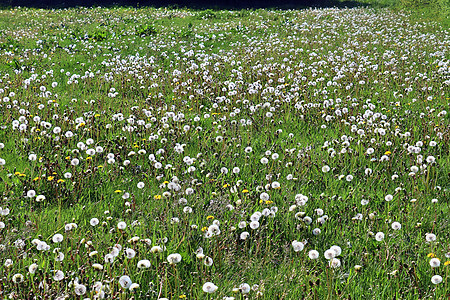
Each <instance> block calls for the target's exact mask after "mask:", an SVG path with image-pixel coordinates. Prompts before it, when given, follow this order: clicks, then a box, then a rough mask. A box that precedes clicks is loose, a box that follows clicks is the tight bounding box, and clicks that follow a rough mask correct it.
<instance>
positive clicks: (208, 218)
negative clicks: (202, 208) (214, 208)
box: [206, 216, 214, 220]
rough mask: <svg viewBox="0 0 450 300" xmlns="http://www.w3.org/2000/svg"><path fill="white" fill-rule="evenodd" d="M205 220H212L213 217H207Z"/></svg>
mask: <svg viewBox="0 0 450 300" xmlns="http://www.w3.org/2000/svg"><path fill="white" fill-rule="evenodd" d="M206 220H214V216H207V217H206Z"/></svg>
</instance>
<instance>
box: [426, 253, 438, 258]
mask: <svg viewBox="0 0 450 300" xmlns="http://www.w3.org/2000/svg"><path fill="white" fill-rule="evenodd" d="M427 257H431V258H434V257H436V254H434V253H428V255H427Z"/></svg>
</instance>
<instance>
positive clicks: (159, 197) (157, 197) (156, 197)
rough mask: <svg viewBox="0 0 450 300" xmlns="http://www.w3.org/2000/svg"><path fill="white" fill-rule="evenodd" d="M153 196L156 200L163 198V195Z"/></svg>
mask: <svg viewBox="0 0 450 300" xmlns="http://www.w3.org/2000/svg"><path fill="white" fill-rule="evenodd" d="M153 198H154V199H155V200H159V199H161V198H162V196H161V195H155V196H154V197H153Z"/></svg>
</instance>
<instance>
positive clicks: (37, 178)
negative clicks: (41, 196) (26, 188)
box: [33, 177, 41, 181]
mask: <svg viewBox="0 0 450 300" xmlns="http://www.w3.org/2000/svg"><path fill="white" fill-rule="evenodd" d="M38 180H41V178H39V177H35V178H34V179H33V181H38Z"/></svg>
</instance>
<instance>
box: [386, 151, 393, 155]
mask: <svg viewBox="0 0 450 300" xmlns="http://www.w3.org/2000/svg"><path fill="white" fill-rule="evenodd" d="M390 154H392V152H391V151H386V152H384V155H390Z"/></svg>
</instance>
